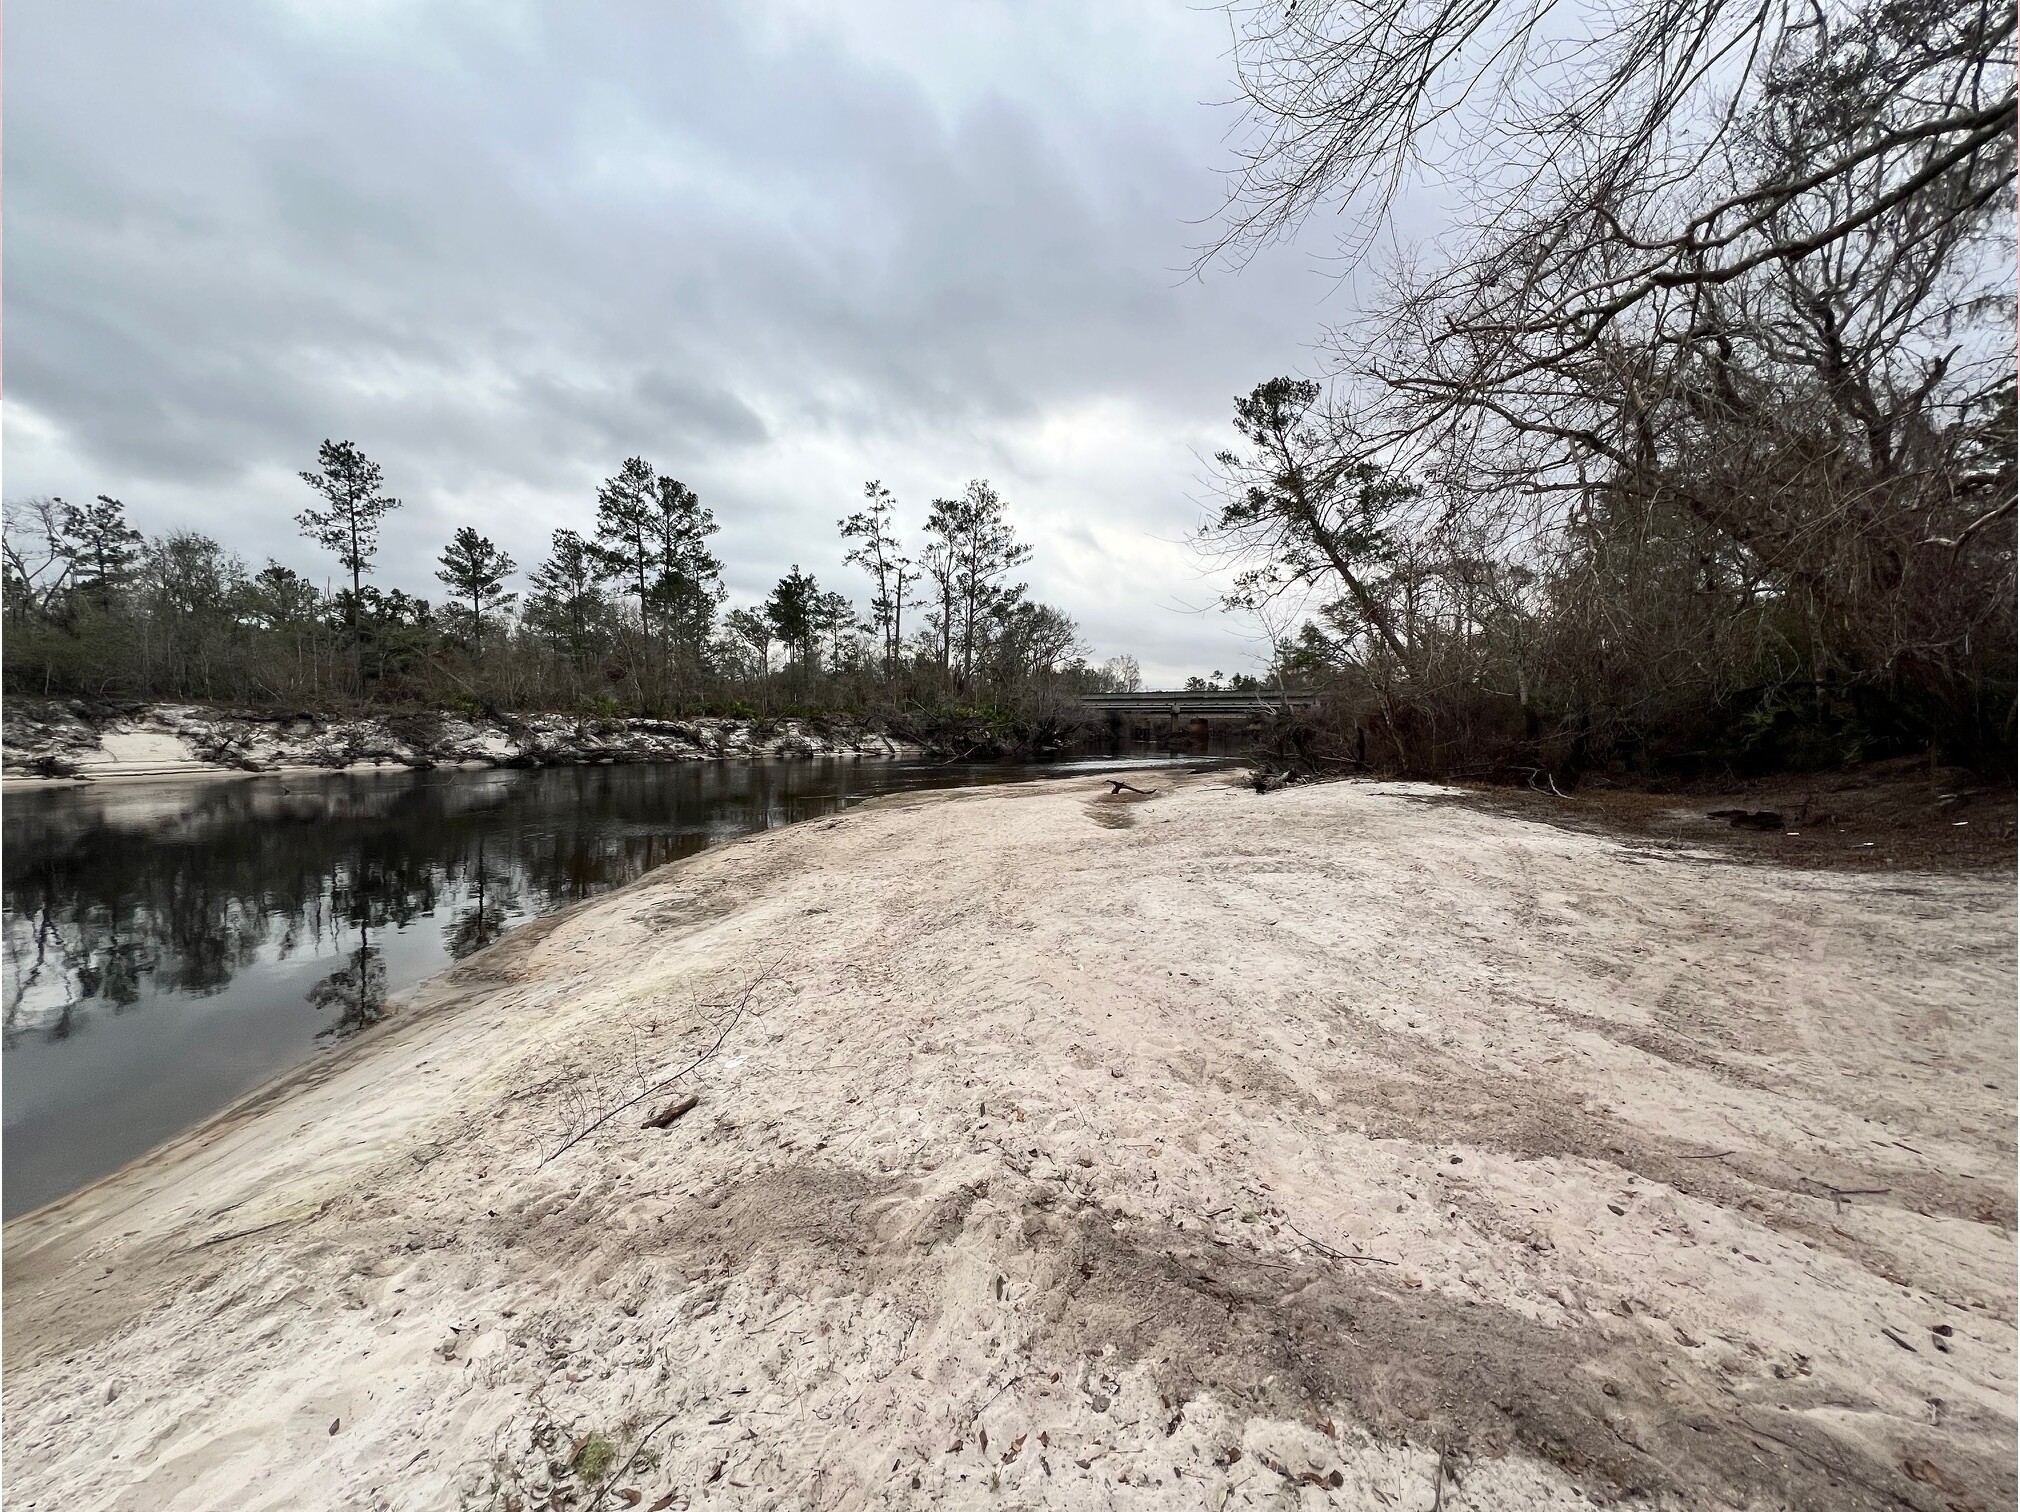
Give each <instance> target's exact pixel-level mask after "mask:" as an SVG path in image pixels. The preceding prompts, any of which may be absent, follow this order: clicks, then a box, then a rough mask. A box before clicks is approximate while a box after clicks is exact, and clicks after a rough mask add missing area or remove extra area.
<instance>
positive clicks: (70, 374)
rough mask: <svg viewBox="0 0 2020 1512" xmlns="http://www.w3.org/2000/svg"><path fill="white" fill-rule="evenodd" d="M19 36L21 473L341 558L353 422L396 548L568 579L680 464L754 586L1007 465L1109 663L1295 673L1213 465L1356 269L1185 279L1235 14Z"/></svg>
mask: <svg viewBox="0 0 2020 1512" xmlns="http://www.w3.org/2000/svg"><path fill="white" fill-rule="evenodd" d="M7 50H8V57H7V91H6V100H5V131H6V136H5V183H6V193H7V198H6V221H5V259H6V266H5V333H6V347H5V358H6V371H5V377H6V382H7V390H6V405H5V446H6V451H5V466H6V472H5V487H6V492H7V495H8V496H9V497H15V498H18V497H25V496H30V495H35V494H44V493H53V494H61V495H63V496H65V497H70V498H80V497H82V498H88V497H90V496H92V495H94V494H98V493H109V494H113V495H115V496H117V497H119V498H121V499H123V500H125V501H126V503H127V505H128V508H129V511H130V513H131V516H132V518H133V519H134V521H135V523H137V524H139V525H140V526H141V527H142V528H143V529H146V530H149V531H151V532H152V531H161V530H164V529H168V528H171V527H195V528H200V529H203V530H206V531H209V532H210V533H212V534H214V535H216V536H218V537H220V538H221V539H223V540H224V541H225V542H226V543H227V544H229V545H230V546H231V547H233V548H234V549H235V550H237V551H239V552H240V553H241V554H243V555H245V556H246V557H248V558H249V559H251V561H252V562H253V565H255V566H258V565H259V564H260V562H261V561H262V560H264V559H265V558H266V557H269V556H271V557H275V558H277V559H279V560H280V561H282V562H285V563H287V564H288V565H290V566H293V567H295V568H297V569H300V570H303V571H308V572H311V573H312V574H313V575H314V576H315V577H316V578H317V579H318V580H319V581H320V580H323V579H325V578H327V577H329V576H331V575H332V573H333V571H334V567H333V565H332V564H331V563H330V562H329V561H328V560H327V559H324V558H321V557H319V556H318V554H317V552H316V550H315V549H314V548H313V547H311V546H310V545H309V544H308V543H307V542H306V541H304V540H302V539H301V538H300V536H299V535H298V534H297V532H296V530H295V526H294V516H295V514H296V513H297V511H299V510H300V509H301V508H302V507H303V505H304V504H305V503H307V502H308V493H307V490H306V488H305V487H304V485H303V484H302V483H300V482H299V481H298V480H297V479H296V477H295V474H296V472H297V471H298V470H299V469H301V468H303V467H309V466H313V465H314V457H315V450H316V446H317V443H318V442H320V441H321V440H322V439H323V438H324V437H326V436H327V437H334V438H348V439H350V440H353V441H355V442H357V443H358V444H359V445H360V446H362V447H363V448H364V449H365V450H366V452H367V453H368V454H370V455H371V456H372V457H373V458H375V459H376V460H378V461H379V462H381V463H382V464H383V465H384V466H385V468H386V472H387V477H388V481H389V483H390V485H391V487H392V490H393V491H394V492H395V493H397V494H399V495H400V496H401V497H402V498H403V499H404V500H405V501H406V507H405V508H404V509H403V510H402V511H401V512H400V513H399V514H398V515H397V516H396V517H395V518H394V520H393V521H391V522H390V523H389V525H388V528H387V530H386V533H385V548H384V551H383V553H382V556H381V558H380V566H379V572H378V576H377V581H378V582H379V583H380V584H381V585H382V586H386V587H400V588H405V589H408V590H409V591H419V592H426V593H428V594H429V595H430V596H436V595H438V593H439V588H438V585H436V584H435V583H434V581H433V579H432V577H431V571H432V565H433V562H432V559H433V558H434V556H435V554H436V553H437V552H438V551H439V550H440V549H441V545H442V543H443V542H444V540H446V538H447V537H448V535H449V534H450V533H451V532H452V531H453V530H454V529H455V528H456V527H457V526H459V525H463V524H473V525H475V526H477V528H478V529H480V530H482V531H484V532H485V533H487V534H489V535H490V536H492V537H493V538H494V539H495V540H497V541H498V542H499V543H500V544H501V545H502V546H504V547H505V548H506V549H507V550H508V551H510V552H511V553H512V554H513V555H514V556H515V557H516V558H517V559H518V560H519V562H520V563H521V564H522V565H523V566H528V567H530V566H531V565H533V564H534V563H535V562H536V561H537V560H538V559H539V558H540V557H541V556H542V555H543V554H544V552H545V548H546V543H547V539H548V536H549V534H550V533H551V532H552V530H553V529H554V528H555V527H556V526H560V525H569V526H574V527H576V528H578V529H585V528H587V526H588V525H589V522H590V520H591V517H592V515H593V512H594V501H595V491H596V485H597V483H598V481H599V480H600V479H601V478H603V477H604V476H606V475H608V474H609V473H611V472H614V471H615V470H616V468H617V466H618V464H619V463H620V462H621V461H622V460H623V459H624V458H625V457H627V456H631V455H634V454H636V455H640V456H643V457H645V458H647V459H648V460H649V461H651V462H652V463H654V464H655V465H656V466H658V467H659V468H660V469H661V470H662V471H665V472H668V473H671V474H673V475H675V476H677V477H679V478H681V479H683V480H684V481H686V482H687V483H688V484H690V485H691V486H693V487H694V488H696V489H697V490H698V491H699V492H700V494H701V496H702V499H703V501H704V502H706V503H707V504H709V505H710V506H711V507H712V508H713V509H714V511H715V514H716V518H717V519H718V520H719V521H720V522H721V524H722V527H723V529H722V533H721V535H720V536H718V537H717V538H716V545H717V548H718V551H719V553H720V554H721V555H722V557H723V558H724V559H725V561H726V563H727V572H726V578H727V581H728V584H729V587H730V590H731V596H732V599H733V601H737V602H748V601H749V600H750V599H752V598H754V597H756V596H759V595H761V594H762V593H763V592H764V591H765V590H766V589H768V587H769V586H770V584H771V583H772V582H773V581H774V580H775V579H776V578H777V577H778V576H779V575H780V574H781V573H782V572H784V571H785V569H786V568H787V567H788V566H789V565H791V564H793V563H795V562H797V563H798V564H800V565H801V566H803V567H805V568H807V569H808V570H810V571H812V572H814V573H815V574H816V575H818V576H819V577H820V579H821V580H822V582H823V583H824V584H826V585H829V586H835V587H840V588H842V589H843V590H844V591H846V592H848V593H849V594H850V595H851V596H852V597H855V598H856V599H857V600H858V601H859V602H861V601H863V600H865V599H866V598H867V594H866V592H865V589H864V584H863V581H862V579H861V578H860V576H859V575H858V574H857V573H856V572H855V571H854V569H851V568H847V567H845V566H843V565H842V561H841V555H842V552H841V547H840V545H839V543H838V541H837V539H836V535H835V529H834V526H835V521H836V520H837V518H838V517H839V516H841V515H842V514H844V513H847V512H849V511H850V510H852V509H854V508H855V507H857V505H858V503H859V500H860V497H861V489H862V484H863V481H864V480H865V479H867V478H872V477H875V478H881V479H883V480H884V482H886V483H887V484H888V485H889V486H890V487H891V488H892V489H894V490H895V491H896V493H897V495H898V498H899V501H900V505H901V508H902V510H903V516H904V523H905V526H906V528H907V531H908V533H916V529H917V526H918V523H919V521H920V520H921V519H923V517H924V514H925V509H926V505H927V503H928V501H929V500H930V499H931V498H932V497H933V496H935V495H936V494H952V493H956V492H958V491H959V490H960V488H961V487H962V486H963V484H964V483H965V482H966V481H967V480H968V479H969V478H971V477H986V478H988V479H990V480H991V481H992V482H993V483H994V484H995V485H996V486H997V488H998V490H999V491H1000V492H1001V493H1002V494H1003V495H1004V496H1005V497H1006V498H1007V499H1008V501H1009V503H1010V508H1011V514H1012V517H1013V519H1014V521H1015V523H1016V525H1017V527H1018V529H1019V530H1020V531H1021V532H1022V533H1023V534H1024V535H1025V536H1026V537H1027V538H1028V539H1030V540H1031V541H1032V542H1033V543H1034V544H1035V546H1036V548H1037V556H1036V558H1035V560H1034V561H1033V562H1032V564H1031V567H1030V569H1029V576H1030V579H1031V584H1032V589H1033V592H1034V593H1035V594H1036V595H1037V596H1039V597H1041V598H1044V599H1046V600H1048V601H1050V602H1053V603H1056V604H1058V605H1060V606H1061V607H1062V608H1064V609H1066V610H1067V611H1068V612H1069V613H1070V614H1072V615H1073V616H1074V617H1075V618H1076V619H1077V620H1078V621H1079V622H1080V624H1081V627H1082V630H1083V633H1084V634H1085V636H1086V638H1087V639H1088V641H1089V642H1090V643H1091V644H1092V646H1093V647H1094V649H1095V652H1096V654H1097V655H1098V656H1109V655H1114V654H1116V653H1119V652H1125V651H1126V652H1131V653H1134V654H1135V655H1136V656H1138V657H1139V658H1140V659H1141V661H1142V662H1143V664H1144V669H1145V672H1146V676H1147V680H1148V681H1149V682H1150V683H1151V685H1157V684H1160V683H1163V682H1167V681H1169V680H1171V679H1175V678H1183V677H1184V676H1185V675H1186V674H1188V673H1191V672H1205V671H1208V670H1211V669H1214V668H1220V669H1223V670H1226V671H1230V672H1232V671H1237V670H1243V669H1245V668H1247V667H1249V666H1251V665H1252V664H1253V663H1254V661H1255V660H1256V657H1257V654H1258V647H1257V646H1256V644H1255V642H1254V640H1253V631H1252V630H1251V629H1250V628H1249V627H1247V626H1244V625H1243V624H1241V623H1240V622H1238V621H1236V620H1233V619H1231V618H1229V617H1227V616H1224V615H1221V614H1218V613H1213V612H1208V613H1200V612H1196V611H1198V610H1200V609H1201V608H1205V607H1208V606H1211V604H1212V603H1213V600H1214V597H1215V592H1216V585H1215V582H1214V580H1213V579H1211V578H1209V577H1206V576H1203V575H1202V571H1201V567H1200V564H1199V563H1198V562H1197V561H1196V560H1195V558H1194V557H1193V556H1192V554H1191V553H1190V552H1189V551H1188V550H1187V548H1186V546H1185V544H1184V538H1185V535H1186V533H1187V532H1188V530H1189V529H1191V528H1192V526H1193V525H1194V524H1196V523H1197V521H1198V519H1199V517H1200V512H1201V501H1202V499H1203V498H1204V496H1205V490H1204V487H1203V485H1204V483H1205V482H1206V477H1205V468H1204V465H1203V460H1202V459H1203V458H1205V457H1207V456H1209V455H1210V454H1211V453H1212V451H1214V450H1215V449H1217V448H1219V447H1220V446H1222V445H1224V444H1225V443H1226V441H1227V440H1228V439H1229V438H1230V437H1231V436H1232V431H1231V428H1230V427H1229V425H1228V417H1229V415H1230V413H1231V400H1232V397H1233V395H1234V394H1235V393H1236V392H1237V391H1240V390H1245V389H1246V388H1248V387H1249V386H1250V385H1252V384H1253V383H1255V382H1256V381H1258V380H1259V379H1261V378H1264V377H1267V376H1270V375H1271V374H1273V373H1277V372H1283V371H1293V370H1305V369H1308V368H1310V367H1311V366H1312V365H1313V362H1314V355H1313V353H1312V350H1311V346H1310V344H1311V342H1312V341H1313V340H1314V339H1315V337H1316V335H1317V333H1318V330H1319V327H1320V325H1321V324H1322V323H1323V322H1325V321H1328V320H1337V319H1338V318H1339V317H1340V315H1341V313H1342V308H1341V299H1342V291H1341V290H1339V289H1337V288H1336V287H1335V285H1334V283H1333V282H1332V281H1331V279H1330V278H1329V277H1328V276H1326V275H1325V274H1324V273H1323V272H1322V271H1321V270H1320V268H1319V264H1318V261H1317V259H1316V258H1315V257H1314V256H1313V255H1311V254H1312V252H1313V251H1315V250H1322V249H1320V248H1317V247H1316V246H1314V247H1312V248H1308V249H1306V250H1300V249H1297V248H1284V249H1281V250H1279V251H1276V252H1273V253H1271V254H1270V255H1268V256H1265V257H1264V258H1262V259H1260V260H1258V261H1256V262H1254V263H1252V264H1251V265H1250V266H1249V267H1248V268H1246V269H1245V270H1243V271H1242V272H1240V273H1238V274H1237V273H1232V272H1221V273H1216V274H1213V275H1210V276H1208V277H1207V278H1205V279H1204V280H1194V279H1190V278H1188V277H1187V276H1186V273H1185V269H1186V266H1187V264H1188V262H1189V260H1190V256H1191V249H1192V248H1193V247H1194V246H1195V245H1196V244H1197V242H1198V241H1199V239H1200V238H1201V236H1202V235H1204V234H1205V228H1204V226H1203V225H1202V222H1204V221H1205V220H1207V219H1208V218H1210V216H1211V215H1212V213H1213V211H1214V209H1215V207H1216V205H1217V203H1218V200H1219V195H1220V187H1221V180H1220V178H1219V175H1218V172H1217V169H1218V168H1219V167H1220V166H1223V165H1224V164H1225V163H1226V162H1227V159H1228V146H1227V143H1226V141H1225V134H1226V132H1227V131H1228V129H1229V128H1230V127H1231V126H1232V125H1233V122H1234V117H1233V114H1232V112H1231V111H1230V110H1228V109H1227V108H1225V107H1220V106H1216V105H1215V104H1214V102H1215V101H1218V100H1224V99H1225V98H1226V97H1227V96H1228V94H1229V93H1230V68H1229V64H1228V59H1227V55H1226V54H1227V33H1226V23H1225V20H1224V18H1223V17H1222V16H1220V15H1219V14H1217V13H1215V12H1213V11H1210V10H1205V9H1194V8H1188V7H1187V6H1186V5H1185V4H1183V3H1181V0H1167V3H1142V4H1127V3H1121V0H1101V3H1100V4H1097V5H1089V4H1086V3H1085V0H1080V3H1068V4H1060V5H1056V6H1038V5H1015V6H1011V5H1005V6H1002V7H994V6H988V5H983V4H979V3H963V4H960V5H954V6H949V5H944V4H938V5H934V4H926V3H920V4H917V5H889V6H885V5H872V4H864V3H855V0H852V3H850V4H848V5H846V6H827V5H823V6H811V5H810V6H807V7H805V8H804V9H802V8H800V7H797V6H793V5H784V4H767V5H764V6H755V5H744V4H735V5H731V4H723V5H721V6H717V7H707V6H702V5H686V4H681V5H671V4H646V3H641V4H636V5H624V4H613V3H586V0H565V3H564V0H555V3H551V4H530V3H529V4H515V3H510V0H463V3H453V0H439V3H427V0H381V3H368V0H324V3H301V0H298V3H293V4H288V3H279V0H258V3H255V0H246V3H243V4H226V3H216V4H204V5H164V4H161V3H159V0H131V3H111V0H90V3H88V4H86V3H79V0H14V3H12V4H10V5H9V6H8V10H7ZM1315 240H1316V238H1315Z"/></svg>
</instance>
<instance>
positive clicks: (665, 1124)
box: [639, 1092, 701, 1129]
mask: <svg viewBox="0 0 2020 1512" xmlns="http://www.w3.org/2000/svg"><path fill="white" fill-rule="evenodd" d="M700 1101H701V1094H700V1093H699V1092H690V1093H688V1094H687V1096H685V1097H683V1098H682V1099H681V1100H680V1101H679V1102H671V1103H668V1104H667V1105H666V1106H665V1107H663V1108H661V1109H660V1110H659V1111H658V1112H657V1113H655V1114H653V1115H652V1117H650V1118H648V1119H647V1120H646V1121H645V1122H644V1123H642V1124H640V1125H639V1127H640V1128H641V1129H666V1128H671V1127H672V1126H673V1124H674V1123H675V1122H676V1121H677V1120H679V1119H682V1118H685V1117H687V1115H688V1114H690V1113H692V1112H693V1111H694V1109H695V1105H696V1104H697V1103H699V1102H700Z"/></svg>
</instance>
